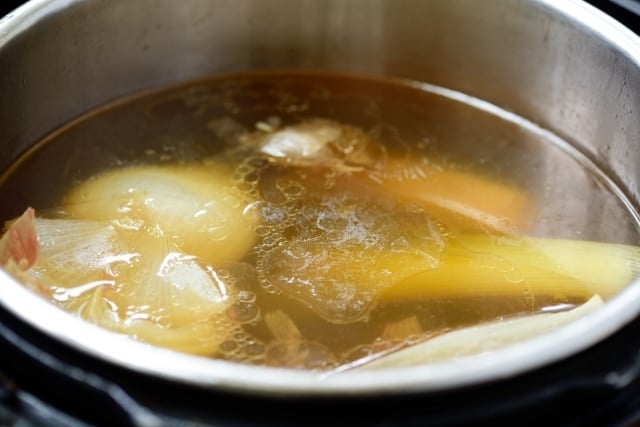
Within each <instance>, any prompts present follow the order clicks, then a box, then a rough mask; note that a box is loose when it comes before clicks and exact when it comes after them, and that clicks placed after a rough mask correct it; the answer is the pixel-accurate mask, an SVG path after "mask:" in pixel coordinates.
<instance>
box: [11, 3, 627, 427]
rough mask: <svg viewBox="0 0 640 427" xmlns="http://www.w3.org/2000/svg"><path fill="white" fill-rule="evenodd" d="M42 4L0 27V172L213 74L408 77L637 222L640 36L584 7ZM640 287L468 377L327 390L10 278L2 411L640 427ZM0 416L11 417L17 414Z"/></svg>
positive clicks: (279, 422)
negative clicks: (594, 186) (78, 125)
mask: <svg viewBox="0 0 640 427" xmlns="http://www.w3.org/2000/svg"><path fill="white" fill-rule="evenodd" d="M479 3H480V2H477V1H474V0H449V1H438V0H404V1H394V0H326V1H318V0H269V1H264V0H184V1H179V2H178V1H172V0H136V1H128V0H84V1H82V0H31V1H29V2H27V3H25V4H24V5H23V6H21V7H19V8H18V9H16V10H15V11H13V12H12V13H10V14H9V15H7V16H6V17H5V18H3V19H2V20H0V148H1V149H0V171H1V170H5V169H6V168H7V167H9V165H10V164H11V163H12V161H13V160H15V159H16V158H17V157H18V156H19V155H20V154H21V153H23V152H24V151H25V150H27V149H28V148H29V147H31V146H32V145H33V144H34V143H35V142H36V141H38V139H39V138H40V137H42V136H44V135H45V134H47V133H48V132H50V131H52V130H54V129H56V128H57V127H59V126H60V125H62V124H64V123H65V122H67V121H69V120H71V119H72V118H74V117H77V116H78V115H80V114H81V113H83V112H85V111H87V110H90V109H91V108H94V107H97V106H99V105H101V104H103V103H105V102H108V101H110V100H113V99H116V98H118V97H120V96H124V95H127V94H131V93H134V92H137V91H140V90H145V89H150V88H154V87H157V86H160V85H164V84H169V83H173V82H176V81H181V80H186V79H192V78H197V77H202V76H207V75H211V74H217V73H225V72H232V71H244V70H251V69H271V68H314V69H318V68H320V69H327V70H339V71H351V72H361V73H366V74H374V75H382V76H394V77H404V78H409V79H414V80H419V81H424V82H428V83H431V84H435V85H439V86H443V87H445V88H449V89H452V90H454V91H459V92H461V93H465V94H468V95H470V96H474V97H477V98H480V99H482V100H485V101H487V102H490V103H492V104H495V105H496V106H498V107H500V108H503V109H505V110H507V111H509V112H512V113H514V114H517V115H520V116H522V117H524V118H526V119H528V120H530V121H531V122H533V123H535V124H536V125H538V126H539V127H540V128H541V129H543V130H544V131H545V132H550V133H553V134H555V135H557V136H558V137H560V138H562V139H563V140H565V141H567V142H569V143H570V144H572V145H573V146H574V147H576V148H577V149H578V150H580V151H581V152H582V154H584V155H585V156H586V157H587V158H589V159H590V160H592V161H593V162H594V163H595V164H597V165H598V166H599V167H600V168H601V169H602V170H603V171H604V172H605V173H606V174H607V175H608V177H609V178H610V179H611V180H612V181H613V182H614V183H615V184H617V185H618V186H619V188H620V191H621V192H622V193H624V195H625V196H626V198H628V200H629V202H630V204H631V205H633V206H634V207H635V208H636V210H637V209H638V207H639V206H640V168H637V164H638V160H639V159H640V120H639V118H640V38H639V37H638V36H637V35H636V34H634V33H633V32H632V31H630V30H629V29H628V28H625V27H624V26H623V25H621V24H620V23H619V22H617V21H615V20H614V19H612V18H611V17H609V16H607V15H605V14H604V13H602V12H601V11H599V10H597V9H596V8H594V7H592V6H590V5H589V4H588V3H585V2H582V1H578V0H559V1H555V0H528V1H527V0H490V1H485V2H482V5H481V6H479ZM639 315H640V282H638V281H636V282H634V283H631V284H629V286H628V287H627V288H626V289H625V290H624V291H622V292H621V293H620V294H619V295H617V296H615V297H614V298H612V299H611V300H610V301H608V302H607V304H605V306H604V307H603V308H602V309H600V310H599V311H597V312H596V313H594V314H593V315H590V316H588V317H586V318H584V319H580V320H579V321H576V322H574V323H573V324H571V325H568V326H566V327H563V328H561V329H559V330H557V331H555V332H553V333H550V334H547V335H545V336H541V337H538V338H535V339H532V340H528V341H526V342H523V343H522V344H521V345H518V346H514V347H510V348H505V349H504V350H500V351H496V352H495V353H493V354H491V355H489V356H487V355H479V356H477V357H470V358H467V359H463V360H460V361H455V362H443V363H439V364H435V365H430V366H426V367H413V368H402V369H400V368H398V369H390V370H387V371H384V372H376V373H365V372H359V373H356V372H354V373H345V374H344V375H338V376H335V377H333V378H328V379H318V378H317V377H316V376H314V375H312V374H309V373H304V372H292V371H286V370H276V369H269V368H258V367H250V366H240V365H236V364H229V363H226V362H219V361H212V360H202V359H199V358H196V357H193V356H188V355H181V354H175V353H172V352H170V351H167V350H163V349H154V348H149V347H147V346H144V345H141V344H138V343H135V342H132V341H129V340H122V339H120V338H116V337H114V336H113V335H112V334H110V333H108V332H106V331H103V330H100V329H98V328H95V327H93V326H92V325H89V324H84V323H82V322H80V321H78V320H77V319H75V318H73V317H71V316H69V315H68V314H66V313H63V312H61V311H60V310H58V309H57V308H55V307H53V306H52V305H51V304H49V303H48V302H46V301H43V300H41V299H40V298H38V297H36V296H34V295H32V294H31V293H30V292H29V291H28V290H26V289H24V288H23V287H22V286H21V285H19V284H18V283H16V282H15V281H13V280H12V279H11V278H10V277H9V276H8V275H6V274H4V273H3V272H2V271H0V384H2V385H3V386H2V387H1V388H0V399H1V400H2V401H3V402H6V403H7V407H8V408H11V410H15V411H19V412H23V413H26V414H28V415H27V417H28V418H29V420H30V422H33V423H34V424H36V425H39V424H45V425H46V424H54V425H74V424H75V425H82V423H89V424H96V425H135V426H159V425H222V426H226V425H229V426H236V425H242V426H253V425H255V426H261V425H272V426H283V425H285V426H286V425H292V426H293V425H328V424H331V425H377V426H391V425H393V426H395V425H415V426H423V425H436V426H452V425H463V424H465V425H468V424H470V423H478V422H483V421H484V422H495V421H498V420H500V421H508V422H511V423H514V424H515V423H517V424H518V425H528V424H541V423H549V424H552V425H580V426H582V425H598V426H602V425H632V424H633V423H635V422H636V421H638V420H640V410H638V408H640V327H639V326H638V322H639V321H640V320H639V319H638V318H639ZM4 411H5V410H4V409H2V410H0V423H1V422H2V420H3V418H2V417H7V418H6V419H9V417H11V415H10V414H9V413H6V414H5V412H4Z"/></svg>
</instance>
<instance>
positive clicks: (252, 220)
mask: <svg viewBox="0 0 640 427" xmlns="http://www.w3.org/2000/svg"><path fill="white" fill-rule="evenodd" d="M230 176H231V173H230V171H227V170H225V168H223V167H221V166H219V165H217V164H210V165H197V166H196V165H181V166H132V167H126V168H121V169H116V170H111V171H108V172H105V173H103V174H101V175H98V176H97V177H95V178H93V179H91V180H89V181H86V182H84V183H82V184H80V185H78V186H76V187H74V188H73V189H72V190H71V192H70V193H69V194H68V196H67V197H66V199H65V201H64V207H65V208H66V210H67V211H68V213H70V214H71V215H72V216H74V217H76V218H80V219H91V220H117V221H120V222H121V223H123V224H131V226H133V227H139V223H140V222H142V223H143V224H144V226H145V227H148V228H153V227H157V230H158V231H159V232H161V233H162V234H163V235H164V236H165V237H167V238H168V239H170V240H172V241H173V242H175V244H176V245H177V246H178V247H179V248H180V249H181V250H182V251H184V252H185V253H188V254H192V255H196V256H198V257H201V258H202V259H204V260H206V261H207V262H209V263H212V264H214V265H221V264H225V263H229V262H232V261H236V260H237V259H239V258H240V257H242V256H243V255H245V254H246V253H247V252H248V251H249V249H250V248H251V247H252V245H253V244H254V242H255V227H256V226H257V224H258V217H257V215H256V214H255V213H254V212H253V211H252V210H251V209H250V208H249V206H250V203H251V201H250V200H247V197H246V195H245V194H244V193H243V192H242V191H240V190H239V189H238V188H237V187H236V186H235V183H234V181H233V180H232V179H231V177H230Z"/></svg>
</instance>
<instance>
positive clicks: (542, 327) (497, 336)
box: [351, 295, 603, 370]
mask: <svg viewBox="0 0 640 427" xmlns="http://www.w3.org/2000/svg"><path fill="white" fill-rule="evenodd" d="M602 305H603V300H602V298H600V297H599V296H598V295H594V296H593V297H591V298H590V299H589V300H588V301H587V302H586V303H584V304H582V305H580V306H579V307H577V308H574V309H572V310H568V311H564V312H558V313H540V314H533V315H528V316H524V317H516V318H512V319H506V320H500V321H496V322H488V323H485V324H481V325H477V326H471V327H468V328H462V329H458V330H455V331H452V332H448V333H445V334H442V335H439V336H437V337H435V338H431V339H429V340H427V341H423V342H422V343H419V344H416V345H413V346H410V347H405V348H403V349H402V350H398V351H396V352H393V353H389V354H387V355H384V356H382V357H379V358H377V359H373V360H371V361H369V362H367V363H364V364H361V365H359V366H356V367H354V368H352V369H351V370H366V369H381V368H391V367H400V366H412V365H421V364H426V363H434V362H439V361H444V360H451V359H456V358H461V357H466V356H471V355H475V354H480V353H486V352H490V351H493V350H496V349H498V348H501V347H505V346H507V345H511V344H514V343H517V342H519V341H522V340H525V339H528V338H533V337H535V336H539V335H542V334H544V333H546V332H549V331H552V330H554V329H557V328H559V327H561V326H563V325H566V324H568V323H570V322H573V321H575V320H577V319H579V318H581V317H583V316H586V315H588V314H590V313H593V312H594V311H595V310H597V309H598V308H599V307H601V306H602Z"/></svg>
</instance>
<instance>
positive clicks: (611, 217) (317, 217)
mask: <svg viewBox="0 0 640 427" xmlns="http://www.w3.org/2000/svg"><path fill="white" fill-rule="evenodd" d="M315 120H325V121H330V122H331V123H339V124H341V125H345V126H349V127H350V129H356V130H357V132H359V133H357V135H360V136H362V137H364V138H370V139H371V140H375V141H376V142H377V143H380V144H381V145H380V147H378V148H377V152H376V153H374V154H373V156H374V157H375V156H382V157H384V158H395V159H403V162H404V163H402V164H406V165H407V169H406V171H405V172H406V173H407V174H411V173H412V171H413V169H412V167H414V166H410V165H416V164H418V165H437V167H438V168H441V169H448V168H454V169H456V170H459V171H462V172H463V173H467V172H468V173H472V174H477V175H478V176H483V177H490V178H491V179H492V180H495V181H497V182H501V183H505V184H506V185H510V186H513V187H514V188H519V189H522V191H523V193H524V194H526V195H527V197H529V198H530V199H531V200H532V201H533V204H532V209H531V212H528V214H529V216H530V221H529V225H528V227H527V228H526V230H524V233H525V234H526V235H528V236H536V237H541V238H564V239H580V240H595V241H602V242H613V243H625V244H636V243H637V242H638V231H637V230H638V227H637V225H638V224H637V223H636V220H635V215H634V214H633V212H631V211H630V210H629V209H628V208H627V206H628V205H627V204H626V203H625V202H624V201H623V200H621V199H620V198H619V197H617V196H616V194H617V193H616V191H615V189H614V188H613V186H612V185H611V183H610V182H609V181H607V180H606V179H605V178H604V177H603V175H602V174H601V173H599V172H598V170H597V169H596V168H595V167H594V166H593V165H592V164H590V163H589V162H588V161H586V160H585V159H584V158H583V157H582V156H580V154H579V153H577V152H576V151H574V150H573V149H572V148H571V147H570V146H569V145H567V144H565V143H564V142H562V141H560V140H559V139H557V138H555V137H553V136H552V135H550V134H549V133H548V132H544V131H542V130H540V129H538V128H537V127H536V126H535V125H533V124H531V123H529V122H526V121H525V120H522V119H519V118H514V117H513V116H512V115H510V114H507V113H505V112H503V111H501V110H499V109H497V108H495V107H491V106H487V105H486V104H485V103H482V102H479V101H477V100H473V99H471V98H468V97H465V96H463V95H461V94H457V93H454V92H451V91H447V90H444V89H441V88H436V87H431V86H428V85H421V84H417V83H414V82H407V81H399V80H391V79H389V80H382V79H377V78H369V77H363V76H353V75H343V74H329V73H315V72H286V71H282V72H263V73H250V74H236V75H228V76H220V77H214V78H210V79H206V80H199V81H194V82H188V83H185V84H182V85H179V86H174V87H167V88H162V89H160V90H157V91H153V92H149V93H144V94H141V95H136V96H133V97H130V98H127V99H124V100H119V101H117V102H114V103H112V104H110V105H107V106H104V107H101V108H100V109H98V110H96V111H93V112H90V113H88V114H86V115H84V116H82V117H80V118H78V119H76V120H74V121H73V122H72V123H70V124H68V125H66V126H65V127H63V128H61V129H59V130H57V131H56V132H54V133H52V134H51V135H49V136H47V137H46V138H44V140H43V141H41V142H40V143H39V144H37V145H36V146H35V148H33V149H32V150H30V151H29V152H28V153H26V154H25V155H24V156H23V157H22V158H20V159H18V161H16V162H15V164H14V165H12V167H11V168H10V169H9V170H8V171H6V172H5V173H4V175H3V176H2V178H1V180H0V197H1V198H2V200H3V204H2V206H1V207H0V216H1V217H2V218H4V219H6V220H9V219H11V218H15V217H17V216H19V215H20V214H21V213H22V212H23V211H24V209H25V207H27V206H33V207H34V208H35V210H36V214H37V215H38V216H44V217H48V218H56V217H60V216H61V215H62V216H64V215H63V214H62V213H61V212H64V211H65V209H64V207H63V202H62V200H63V199H64V197H65V195H66V194H68V192H69V191H70V190H71V189H72V188H73V187H74V186H76V185H79V184H80V183H83V182H85V181H86V180H88V179H90V178H91V177H92V176H94V175H96V174H98V173H101V172H103V171H107V170H110V169H116V168H121V167H124V166H128V165H156V164H162V165H174V164H194V163H197V164H200V163H201V164H204V165H207V164H209V163H210V162H215V163H219V164H225V165H228V166H229V169H230V174H231V180H232V181H233V183H234V185H235V186H236V187H237V188H238V189H240V190H241V191H242V192H244V193H245V194H247V195H248V198H249V199H250V200H251V201H252V202H251V209H254V210H255V211H256V212H257V214H258V216H259V225H257V226H256V230H255V231H256V234H257V236H258V237H257V240H256V241H255V243H254V244H253V246H252V248H251V249H250V250H249V251H247V253H246V254H245V255H244V256H243V257H242V258H241V259H239V260H234V261H233V262H226V263H221V264H220V265H211V266H210V267H211V269H213V270H215V274H216V275H217V276H216V277H218V278H220V280H223V281H225V283H226V286H228V288H229V289H228V292H229V298H231V299H232V303H231V304H230V305H229V307H228V308H227V309H226V310H225V313H224V316H223V317H224V319H223V320H217V321H216V322H217V325H218V327H219V328H227V329H228V332H225V333H224V337H223V338H222V339H221V342H220V345H219V346H218V348H217V350H216V351H215V352H212V353H211V354H208V356H210V357H216V358H222V359H229V360H234V361H237V362H242V363H251V364H264V365H269V366H284V367H292V368H306V369H334V368H338V367H340V366H345V365H348V364H350V363H358V361H359V360H364V359H365V358H367V357H370V356H372V355H375V354H376V353H377V352H380V351H387V350H389V349H391V348H400V347H402V346H405V345H409V344H411V343H413V342H416V341H420V340H423V339H425V338H428V337H430V336H435V335H438V334H441V333H443V332H446V331H450V330H454V329H456V328H460V327H463V326H469V325H474V324H477V323H480V322H486V321H493V320H496V319H503V318H509V317H515V316H520V315H523V314H531V313H538V312H542V311H557V310H564V309H568V308H571V307H574V306H576V305H577V304H580V303H582V302H584V300H585V298H584V297H574V296H570V295H569V296H567V295H564V294H563V293H562V292H558V293H547V294H536V293H535V292H531V291H527V289H526V288H525V289H524V290H521V288H519V287H517V286H515V287H514V289H515V290H514V291H513V292H512V293H510V294H500V295H470V296H469V295H455V294H452V295H446V292H445V293H444V294H443V295H430V294H428V293H425V294H424V295H421V293H420V292H415V293H414V295H413V296H412V297H411V298H386V297H384V291H385V290H386V289H387V288H388V287H389V286H391V285H390V284H389V283H387V282H386V281H387V280H389V279H388V278H387V276H385V273H384V271H378V270H377V268H378V267H377V265H378V264H379V261H380V258H379V257H382V255H380V254H384V253H385V252H384V251H389V250H396V249H397V247H398V245H401V246H402V245H404V246H403V248H401V249H399V250H400V252H399V253H403V252H402V251H405V252H406V253H408V254H409V255H411V256H418V255H419V256H421V258H419V263H422V264H420V265H417V264H416V265H415V269H416V272H419V271H420V270H421V269H428V268H436V267H437V265H438V263H439V262H440V260H441V259H440V258H441V256H442V253H443V251H445V250H446V248H447V245H449V243H448V242H449V241H450V239H452V238H455V237H456V236H457V235H458V234H459V233H460V231H459V230H458V229H456V228H455V227H450V226H449V225H448V224H447V223H446V221H445V222H443V221H441V220H440V219H439V218H437V217H433V216H432V215H431V214H430V212H429V211H428V209H425V208H424V207H422V206H420V205H416V204H414V203H411V202H407V201H406V200H404V199H402V198H398V197H395V195H394V194H393V193H394V192H393V191H388V192H387V193H386V194H384V195H383V196H382V197H381V196H380V194H377V195H374V194H369V193H367V192H366V191H365V192H363V191H361V188H360V187H359V186H358V185H352V184H351V181H350V178H349V177H351V176H352V175H353V174H354V173H355V174H356V175H357V174H358V173H360V171H359V169H358V167H359V164H358V158H355V160H353V159H350V158H348V156H347V157H345V155H344V154H345V153H347V151H348V149H347V148H348V147H347V148H345V150H344V151H343V152H342V153H341V154H343V156H342V157H339V158H335V157H332V155H331V153H329V154H326V158H322V156H320V157H318V158H315V159H314V160H313V162H311V163H309V162H307V161H306V159H300V158H298V159H296V158H293V159H289V160H282V159H280V160H278V161H272V159H271V160H270V159H269V158H268V156H265V154H264V152H260V151H258V150H256V148H255V147H256V145H255V144H254V145H252V141H255V138H257V137H256V136H255V135H258V136H259V135H261V132H262V133H269V132H270V131H272V130H274V129H276V130H277V129H285V128H287V127H288V126H295V125H297V124H299V123H305V121H312V122H313V121H315ZM360 136H359V137H360ZM354 138H355V137H354ZM356 139H357V138H356ZM356 146H357V144H356ZM356 148H357V147H356ZM334 151H335V150H334ZM345 159H346V160H345ZM396 172H397V171H396ZM398 173H400V174H401V175H402V173H404V172H403V171H402V170H400V171H399V172H398ZM345 177H346V178H345ZM594 206H597V207H598V208H597V209H593V207H594ZM476 232H477V230H476ZM480 233H481V234H486V235H487V236H488V237H490V238H493V237H495V233H493V231H491V230H480ZM400 237H401V238H400ZM495 238H499V237H495ZM399 242H401V243H399ZM318 248H320V249H318ZM327 248H332V249H335V250H336V251H338V253H343V255H342V256H339V257H335V256H334V257H333V258H332V256H333V255H331V254H329V255H327V253H326V250H327ZM407 248H409V249H407ZM365 249H366V250H367V251H368V252H367V251H365ZM323 251H324V252H323ZM340 251H342V252H340ZM372 254H373V255H372ZM420 254H426V255H424V256H422V255H420ZM344 259H346V260H348V262H344V261H341V260H344ZM416 259H417V258H416ZM341 262H342V263H341ZM419 263H418V264H419ZM213 264H215V263H213ZM408 268H414V267H408ZM504 274H505V275H506V274H508V268H507V269H505V273H504ZM362 281H367V282H368V283H364V284H363V283H360V282H362ZM469 282H470V283H469V286H473V277H470V279H469ZM513 282H514V284H515V285H517V283H518V278H517V277H514V279H513ZM60 288H61V289H63V290H64V286H63V285H60ZM87 292H90V291H86V292H85V294H86V293H87ZM62 294H64V298H62V297H60V295H62ZM71 294H72V293H69V292H67V293H64V292H62V293H60V292H58V293H57V294H56V292H53V297H52V301H53V302H54V303H58V304H60V305H62V306H63V307H65V308H67V309H70V307H76V308H77V306H74V305H73V304H72V303H69V299H70V298H73V297H72V296H70V295H71ZM76 294H77V295H82V294H83V292H80V291H78V292H76ZM56 295H58V296H57V297H56ZM74 295H75V294H74ZM85 297H86V295H85ZM116 309H119V310H121V311H122V309H123V308H122V307H120V308H116ZM78 310H79V309H78Z"/></svg>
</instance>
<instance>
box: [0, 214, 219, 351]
mask: <svg viewBox="0 0 640 427" xmlns="http://www.w3.org/2000/svg"><path fill="white" fill-rule="evenodd" d="M33 215H34V212H33V210H32V209H28V210H27V211H26V212H25V214H23V216H22V217H20V218H19V219H18V220H17V221H15V222H14V223H13V224H12V226H11V227H10V228H9V230H8V231H7V233H6V234H5V237H6V236H9V237H7V238H6V239H3V241H2V244H1V245H0V252H2V253H4V254H6V253H9V254H10V257H9V258H8V259H7V261H6V262H5V263H4V267H5V268H6V269H7V271H8V272H9V273H11V274H13V275H14V276H16V278H17V279H18V280H20V281H22V282H25V283H33V284H36V285H37V288H38V289H40V290H42V291H43V293H46V294H48V295H50V296H51V298H52V299H53V300H54V301H56V302H57V303H58V304H59V305H60V306H62V307H64V308H65V309H67V310H68V311H70V312H72V313H75V314H77V315H79V316H81V317H82V318H84V319H85V320H88V321H90V322H92V323H95V324H98V325H101V326H104V327H107V328H108V329H111V330H113V331H116V332H122V333H126V334H128V335H130V336H132V337H134V338H137V339H140V340H142V341H145V342H150V343H160V344H162V345H164V346H166V347H170V348H174V349H177V350H180V351H186V352H197V353H205V354H213V353H214V352H215V350H216V348H217V345H218V344H219V343H220V342H221V341H222V340H223V339H224V338H225V337H226V336H227V334H229V333H230V328H229V327H228V326H227V325H225V327H220V326H221V324H224V323H225V317H224V311H225V310H226V308H227V307H228V306H229V303H230V298H229V295H228V292H229V290H228V289H227V285H226V284H225V283H224V281H222V280H220V279H219V278H218V277H217V275H216V272H215V270H213V269H212V268H210V267H207V266H206V265H205V264H202V262H201V261H199V260H198V259H197V258H196V257H194V256H192V255H188V254H185V253H183V252H180V250H179V249H178V248H177V246H176V245H175V244H174V243H173V242H172V241H171V240H169V239H167V238H166V237H164V236H163V235H162V233H159V232H157V230H155V229H153V228H152V229H146V228H139V229H136V228H130V227H121V226H119V225H117V223H112V222H109V221H88V220H73V219H71V220H68V219H45V218H42V219H40V218H38V219H35V218H34V217H33ZM36 232H37V233H36ZM32 236H37V239H38V245H37V246H33V245H31V237H32ZM11 247H18V248H27V249H26V251H25V252H18V251H15V250H14V251H11V250H10V248H11ZM38 252H39V254H38ZM15 254H17V255H16V257H14V255H15ZM25 259H27V260H34V262H33V263H30V262H29V263H26V262H22V261H20V260H23V261H24V260H25ZM12 265H21V266H22V268H21V269H20V270H18V271H17V270H16V269H15V268H12Z"/></svg>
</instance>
